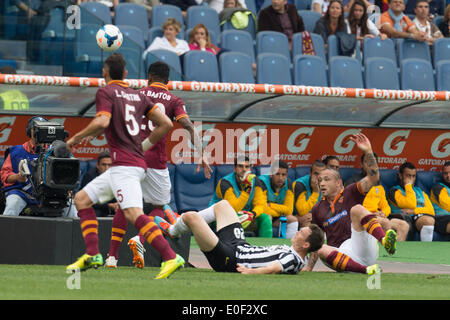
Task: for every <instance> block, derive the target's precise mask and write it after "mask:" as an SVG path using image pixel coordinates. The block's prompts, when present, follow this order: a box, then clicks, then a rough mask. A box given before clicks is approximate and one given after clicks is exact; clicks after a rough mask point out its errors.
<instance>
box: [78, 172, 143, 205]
mask: <svg viewBox="0 0 450 320" xmlns="http://www.w3.org/2000/svg"><path fill="white" fill-rule="evenodd" d="M144 177H145V170H144V169H143V168H141V167H129V166H117V167H111V168H109V169H108V170H106V171H105V172H104V173H102V174H101V175H99V176H98V177H96V178H95V179H93V180H92V181H91V182H89V183H88V184H87V185H86V186H85V187H84V188H83V190H84V191H85V192H86V193H87V195H88V196H89V198H90V199H91V201H92V202H93V203H94V204H97V203H106V202H108V201H110V200H111V199H113V198H116V200H117V202H118V203H119V206H120V208H121V209H122V210H123V209H128V208H142V204H143V203H142V189H141V182H142V180H144Z"/></svg>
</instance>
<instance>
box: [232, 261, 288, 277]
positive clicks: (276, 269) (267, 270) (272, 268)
mask: <svg viewBox="0 0 450 320" xmlns="http://www.w3.org/2000/svg"><path fill="white" fill-rule="evenodd" d="M236 270H237V271H239V272H240V273H243V274H274V273H281V271H283V269H282V268H281V264H280V263H279V262H277V261H275V262H272V263H271V264H269V265H268V266H266V267H261V268H254V269H250V268H246V267H244V266H243V265H240V264H238V265H237V268H236Z"/></svg>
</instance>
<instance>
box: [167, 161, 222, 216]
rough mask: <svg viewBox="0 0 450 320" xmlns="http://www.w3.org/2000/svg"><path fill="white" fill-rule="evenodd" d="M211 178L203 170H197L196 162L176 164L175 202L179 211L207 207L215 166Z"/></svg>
mask: <svg viewBox="0 0 450 320" xmlns="http://www.w3.org/2000/svg"><path fill="white" fill-rule="evenodd" d="M212 169H213V172H212V173H211V179H206V178H205V175H204V174H203V171H202V170H200V172H197V164H178V165H177V168H176V170H175V185H174V190H175V202H176V205H177V209H178V211H180V212H183V211H186V210H192V209H193V210H197V211H198V210H202V209H205V208H207V207H208V204H209V201H210V200H211V197H212V196H213V193H214V187H215V185H214V181H215V168H214V167H212Z"/></svg>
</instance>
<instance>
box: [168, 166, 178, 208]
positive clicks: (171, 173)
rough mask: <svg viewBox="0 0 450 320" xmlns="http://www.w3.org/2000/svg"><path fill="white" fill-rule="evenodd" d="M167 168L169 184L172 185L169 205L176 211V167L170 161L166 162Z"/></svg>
mask: <svg viewBox="0 0 450 320" xmlns="http://www.w3.org/2000/svg"><path fill="white" fill-rule="evenodd" d="M167 169H169V177H170V184H171V185H172V188H171V189H170V203H169V206H170V207H171V208H172V210H173V211H175V212H177V211H178V209H177V204H176V202H175V188H174V186H175V170H176V169H177V166H176V165H174V164H172V163H168V164H167Z"/></svg>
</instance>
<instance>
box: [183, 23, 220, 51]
mask: <svg viewBox="0 0 450 320" xmlns="http://www.w3.org/2000/svg"><path fill="white" fill-rule="evenodd" d="M189 49H190V50H202V51H209V52H211V53H212V54H214V55H217V54H218V53H219V51H220V48H219V47H217V46H215V45H214V44H213V43H211V38H210V36H209V32H208V29H207V28H206V26H205V25H204V24H203V23H199V24H197V25H196V26H195V27H194V28H192V31H191V34H190V35H189Z"/></svg>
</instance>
